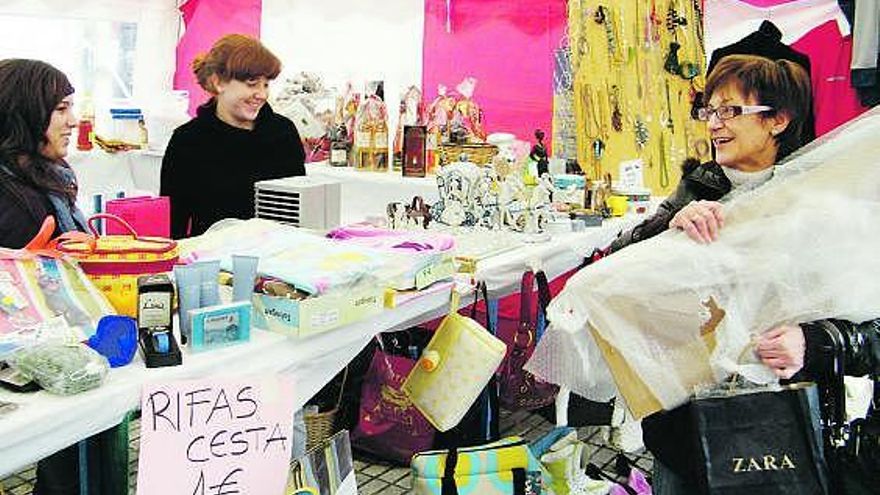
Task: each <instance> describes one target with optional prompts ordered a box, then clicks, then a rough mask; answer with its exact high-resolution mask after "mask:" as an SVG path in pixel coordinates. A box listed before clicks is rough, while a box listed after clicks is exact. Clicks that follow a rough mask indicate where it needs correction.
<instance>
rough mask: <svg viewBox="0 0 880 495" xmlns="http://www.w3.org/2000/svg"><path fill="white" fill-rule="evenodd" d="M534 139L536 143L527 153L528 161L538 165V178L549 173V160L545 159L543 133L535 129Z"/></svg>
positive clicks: (545, 147) (545, 149)
mask: <svg viewBox="0 0 880 495" xmlns="http://www.w3.org/2000/svg"><path fill="white" fill-rule="evenodd" d="M535 139H536V140H537V142H536V143H535V145H534V146H532V151H531V152H530V153H529V159H531V160H532V161H534V162H535V163H537V164H538V177H543V176H544V174H546V173H548V172H549V171H550V160H549V159H548V157H547V146H545V145H544V131H542V130H541V129H535Z"/></svg>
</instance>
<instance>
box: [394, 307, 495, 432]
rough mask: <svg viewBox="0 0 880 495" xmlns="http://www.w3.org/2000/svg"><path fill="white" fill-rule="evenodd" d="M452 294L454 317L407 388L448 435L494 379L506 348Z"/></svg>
mask: <svg viewBox="0 0 880 495" xmlns="http://www.w3.org/2000/svg"><path fill="white" fill-rule="evenodd" d="M459 301H460V296H459V294H458V292H456V291H455V290H453V291H452V301H451V308H450V311H449V314H448V315H447V316H446V317H445V318H444V319H443V321H442V322H441V323H440V326H439V327H438V328H437V331H436V332H435V333H434V337H433V338H432V339H431V341H430V342H429V343H428V345H427V346H426V347H425V350H424V351H423V352H422V356H421V358H420V359H419V362H418V365H417V366H416V367H414V368H413V370H412V372H411V373H410V374H409V376H408V377H407V378H406V381H405V382H404V383H403V386H402V390H403V391H404V393H406V394H407V395H408V396H409V398H410V400H412V402H413V404H415V406H416V407H417V408H419V410H420V411H422V413H423V414H424V415H425V417H426V418H427V419H428V421H430V422H431V424H432V425H434V427H435V428H437V429H438V430H440V431H447V430H449V429H450V428H452V427H454V426H455V425H457V424H458V423H459V421H461V419H462V418H463V417H464V415H465V413H466V412H467V411H468V408H469V407H470V406H471V404H473V403H474V401H475V400H476V399H477V397H478V396H479V395H480V393H481V392H482V390H483V387H485V385H486V384H487V383H488V382H489V380H490V379H491V378H492V375H493V374H494V373H495V370H496V369H497V368H498V365H499V364H501V360H502V359H503V358H504V353H505V350H506V346H505V345H504V342H501V341H500V340H498V339H497V338H496V337H495V336H493V335H492V334H490V333H489V332H488V331H486V329H485V328H483V326H482V325H480V324H479V323H477V322H476V321H474V320H473V319H471V318H468V317H466V316H463V315H460V314H458V312H457V309H458V307H459Z"/></svg>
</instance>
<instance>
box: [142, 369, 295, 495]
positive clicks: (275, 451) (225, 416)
mask: <svg viewBox="0 0 880 495" xmlns="http://www.w3.org/2000/svg"><path fill="white" fill-rule="evenodd" d="M293 413H294V411H293V386H292V384H291V383H290V381H288V380H284V379H281V378H275V377H273V378H266V379H252V380H198V381H181V382H173V383H164V384H152V385H147V386H145V387H144V390H143V395H142V397H141V439H140V458H139V461H138V480H137V493H138V494H139V495H154V494H155V495H160V494H161V495H177V494H185V495H235V494H255V493H260V494H266V495H281V494H282V493H284V487H285V485H286V483H287V475H288V470H289V466H290V455H291V448H292V439H291V435H292V432H293Z"/></svg>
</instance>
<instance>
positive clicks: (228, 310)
mask: <svg viewBox="0 0 880 495" xmlns="http://www.w3.org/2000/svg"><path fill="white" fill-rule="evenodd" d="M252 308H253V306H252V305H251V303H250V302H248V301H241V302H235V303H231V304H219V305H217V306H207V307H204V308H199V309H192V310H190V311H189V317H190V318H191V319H192V342H191V343H190V345H191V346H192V350H193V352H201V351H207V350H211V349H217V348H220V347H226V346H229V345H235V344H240V343H242V342H247V341H249V340H250V339H251V309H252Z"/></svg>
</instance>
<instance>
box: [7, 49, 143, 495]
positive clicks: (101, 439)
mask: <svg viewBox="0 0 880 495" xmlns="http://www.w3.org/2000/svg"><path fill="white" fill-rule="evenodd" d="M75 126H76V118H75V116H74V113H73V86H72V85H71V84H70V81H69V80H68V79H67V76H66V75H64V73H63V72H61V71H60V70H58V69H56V68H55V67H52V66H51V65H49V64H47V63H45V62H40V61H38V60H23V59H7V60H0V246H2V247H8V248H15V249H17V248H21V247H23V246H24V245H25V244H27V243H28V242H29V241H30V240H31V239H32V238H33V237H34V236H35V235H36V233H37V232H38V231H39V229H40V226H41V225H42V224H43V220H45V218H46V217H47V216H50V215H51V216H52V217H54V218H55V225H56V227H55V229H56V230H55V234H60V233H62V232H68V231H73V230H79V231H83V230H85V226H86V225H85V218H84V217H83V214H82V213H81V212H80V211H79V209H78V208H77V207H76V193H77V183H76V176H75V175H74V173H73V170H71V168H70V166H68V164H67V162H65V161H64V158H65V157H66V156H67V146H68V145H69V144H70V136H71V133H72V131H73V128H74V127H75ZM121 431H122V429H121V427H115V428H111V429H109V430H107V431H105V432H103V433H100V434H98V435H95V436H94V437H92V438H90V439H89V440H88V442H87V445H88V453H89V458H90V459H92V462H91V463H90V464H89V466H90V469H89V474H88V483H89V491H90V492H91V493H121V492H120V488H119V487H121V486H127V483H128V480H127V476H125V474H124V473H118V472H117V471H118V470H114V469H112V466H109V465H107V464H106V463H105V460H106V459H108V458H112V457H113V456H114V455H115V452H116V450H115V449H114V447H113V446H114V445H117V444H118V442H116V439H117V435H118V434H119V433H120V432H121ZM124 438H127V435H125V436H124ZM123 443H125V442H123ZM120 448H127V446H120ZM79 479H80V478H79V449H78V447H77V446H76V445H74V446H71V447H67V448H65V449H63V450H60V451H58V452H56V453H55V454H52V455H51V456H49V457H47V458H45V459H43V460H41V461H40V462H39V463H37V481H36V485H35V486H34V493H35V494H37V495H45V494H49V495H55V494H57V495H62V494H63V495H73V494H77V493H79V486H80V482H79Z"/></svg>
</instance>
